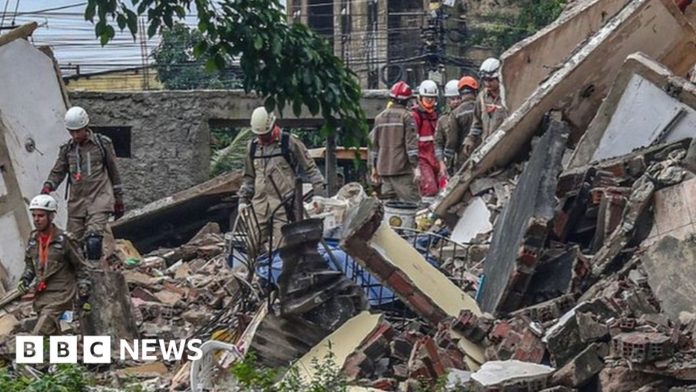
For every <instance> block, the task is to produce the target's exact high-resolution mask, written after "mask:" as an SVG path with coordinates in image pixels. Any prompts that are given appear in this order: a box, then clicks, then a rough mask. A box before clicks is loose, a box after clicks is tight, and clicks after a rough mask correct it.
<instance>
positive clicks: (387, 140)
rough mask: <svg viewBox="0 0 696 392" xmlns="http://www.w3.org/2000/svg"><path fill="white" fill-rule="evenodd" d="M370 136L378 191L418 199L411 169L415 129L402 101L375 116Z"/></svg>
mask: <svg viewBox="0 0 696 392" xmlns="http://www.w3.org/2000/svg"><path fill="white" fill-rule="evenodd" d="M372 137H373V138H374V139H373V145H374V155H375V157H376V158H375V160H376V163H375V165H376V168H377V173H378V174H379V176H380V179H381V180H382V194H383V195H387V196H390V195H392V194H395V195H396V198H398V199H399V200H403V201H411V202H418V201H419V200H420V195H419V193H418V185H416V184H414V182H413V170H414V169H415V168H416V167H418V132H417V130H416V124H415V121H414V120H413V115H412V114H411V112H410V111H409V110H408V109H406V107H404V106H403V105H399V104H396V103H395V104H393V105H391V106H390V107H389V108H387V109H386V110H384V111H383V112H382V113H380V114H379V115H378V116H377V117H376V118H375V126H374V129H373V130H372Z"/></svg>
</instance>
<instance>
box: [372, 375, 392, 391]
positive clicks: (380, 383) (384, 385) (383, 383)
mask: <svg viewBox="0 0 696 392" xmlns="http://www.w3.org/2000/svg"><path fill="white" fill-rule="evenodd" d="M370 386H371V387H372V388H375V389H381V390H383V391H394V390H396V387H397V386H398V381H396V380H395V379H393V378H380V379H379V380H375V381H373V382H372V385H370Z"/></svg>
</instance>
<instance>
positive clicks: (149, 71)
mask: <svg viewBox="0 0 696 392" xmlns="http://www.w3.org/2000/svg"><path fill="white" fill-rule="evenodd" d="M63 83H65V87H66V88H67V89H68V91H143V90H162V89H163V86H162V83H161V82H160V81H159V80H158V79H157V70H156V69H155V68H154V67H147V68H145V67H133V68H125V69H114V70H108V71H102V72H94V73H88V74H84V73H79V72H78V73H76V74H74V75H69V76H63Z"/></svg>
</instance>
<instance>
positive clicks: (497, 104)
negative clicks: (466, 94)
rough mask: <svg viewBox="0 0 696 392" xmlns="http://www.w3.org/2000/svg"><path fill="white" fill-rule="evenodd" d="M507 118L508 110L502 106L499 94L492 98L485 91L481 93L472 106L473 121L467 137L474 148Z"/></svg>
mask: <svg viewBox="0 0 696 392" xmlns="http://www.w3.org/2000/svg"><path fill="white" fill-rule="evenodd" d="M507 116H508V110H507V108H506V107H505V106H504V105H503V102H502V98H501V97H500V94H499V95H498V96H497V97H493V95H491V93H490V92H488V90H487V89H484V90H483V91H481V93H480V94H479V96H478V97H477V98H476V104H475V105H474V121H473V123H472V125H471V131H470V132H469V135H468V136H467V137H469V138H470V139H471V140H472V141H473V145H474V147H478V146H479V145H480V144H481V142H482V141H484V140H486V139H487V138H488V137H489V136H491V134H493V132H495V130H496V129H498V127H499V126H500V124H502V123H503V121H504V120H505V118H506V117H507Z"/></svg>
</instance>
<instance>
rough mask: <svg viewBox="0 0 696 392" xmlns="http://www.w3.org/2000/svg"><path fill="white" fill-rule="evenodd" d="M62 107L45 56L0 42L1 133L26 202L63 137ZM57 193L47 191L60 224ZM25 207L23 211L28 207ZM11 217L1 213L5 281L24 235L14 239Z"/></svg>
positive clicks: (17, 264)
mask: <svg viewBox="0 0 696 392" xmlns="http://www.w3.org/2000/svg"><path fill="white" fill-rule="evenodd" d="M65 111H66V107H65V103H64V102H63V97H62V94H61V90H60V84H59V82H58V77H57V75H56V72H55V70H54V67H53V62H52V61H51V59H50V58H49V57H48V56H46V55H45V54H43V53H42V52H41V51H39V50H38V49H36V48H35V47H34V46H33V45H31V44H30V43H29V42H27V41H26V40H23V39H17V40H14V41H12V42H10V43H7V44H5V45H2V46H0V117H1V119H0V120H2V123H3V124H4V125H5V126H6V127H7V129H8V131H9V132H6V133H5V134H4V135H1V136H2V137H4V138H5V142H6V143H7V148H8V150H9V152H10V159H11V161H12V165H13V168H14V171H15V175H16V177H17V181H18V183H19V187H20V190H21V194H22V197H23V199H24V201H25V205H27V206H28V203H29V201H30V200H31V199H32V198H33V197H34V196H36V194H37V193H38V192H39V191H40V190H41V186H42V184H43V182H44V180H45V179H46V177H47V175H48V173H49V171H50V169H51V167H53V163H54V162H55V159H56V157H57V156H58V149H59V146H60V145H61V144H62V143H63V142H65V141H66V140H67V139H68V138H69V135H68V133H67V132H66V131H65V128H64V126H63V116H64V114H65ZM29 138H32V139H34V141H35V143H36V148H37V151H34V152H28V151H27V150H26V148H25V147H24V146H25V143H26V141H27V140H28V139H29ZM3 185H5V184H3ZM0 189H1V188H0ZM63 195H64V192H63V191H62V189H61V190H59V191H58V192H56V193H54V194H53V196H54V197H56V198H57V199H58V202H59V205H60V212H59V216H58V225H59V226H61V227H63V228H64V227H65V222H66V216H67V212H66V208H65V207H66V203H65V201H64V200H63V197H62V196H63ZM25 213H26V214H27V216H29V211H28V210H26V212H25ZM14 219H15V218H14V216H13V214H6V215H5V216H3V217H2V223H1V224H0V248H1V249H2V251H1V252H0V262H2V264H3V265H4V266H5V268H6V269H7V271H8V273H9V274H10V280H11V281H14V280H15V279H16V277H17V276H18V275H19V273H21V270H22V268H23V265H22V264H23V263H22V258H19V259H17V255H20V254H23V252H24V246H25V244H24V242H25V241H26V238H21V240H20V241H17V235H18V229H17V227H18V226H17V222H16V221H14Z"/></svg>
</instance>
